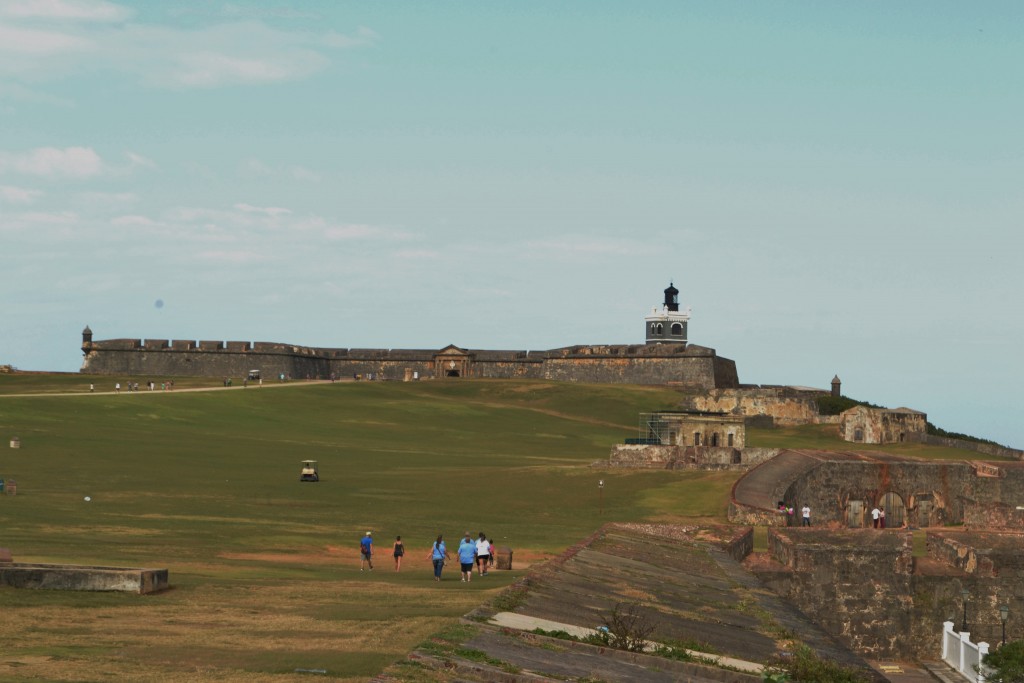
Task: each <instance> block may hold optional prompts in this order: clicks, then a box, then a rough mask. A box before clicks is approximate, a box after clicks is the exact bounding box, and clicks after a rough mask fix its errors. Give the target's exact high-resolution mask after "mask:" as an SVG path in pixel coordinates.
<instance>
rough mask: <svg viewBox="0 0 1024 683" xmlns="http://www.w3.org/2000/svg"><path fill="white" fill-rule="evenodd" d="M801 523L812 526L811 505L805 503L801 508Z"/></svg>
mask: <svg viewBox="0 0 1024 683" xmlns="http://www.w3.org/2000/svg"><path fill="white" fill-rule="evenodd" d="M800 518H801V519H800V525H801V526H810V525H811V506H810V505H808V504H807V503H804V506H803V507H802V508H800Z"/></svg>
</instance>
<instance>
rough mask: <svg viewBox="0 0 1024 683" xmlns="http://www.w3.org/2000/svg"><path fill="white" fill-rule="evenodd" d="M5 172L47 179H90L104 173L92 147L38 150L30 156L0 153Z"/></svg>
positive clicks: (1, 164) (29, 154) (43, 148)
mask: <svg viewBox="0 0 1024 683" xmlns="http://www.w3.org/2000/svg"><path fill="white" fill-rule="evenodd" d="M4 171H14V172H15V173H23V174H25V175H34V176H42V177H47V178H58V177H70V178H89V177H92V176H96V175H99V174H100V173H102V172H103V160H102V159H101V158H100V155H99V154H97V153H96V151H95V150H94V149H92V148H91V147H65V148H64V149H58V148H56V147H37V148H36V149H32V150H29V151H27V152H3V151H0V173H2V172H4Z"/></svg>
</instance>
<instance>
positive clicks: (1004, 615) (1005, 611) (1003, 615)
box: [999, 605, 1010, 647]
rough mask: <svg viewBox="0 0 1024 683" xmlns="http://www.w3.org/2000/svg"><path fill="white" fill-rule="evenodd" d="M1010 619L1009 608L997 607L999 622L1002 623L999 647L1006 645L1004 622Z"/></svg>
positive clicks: (1005, 606)
mask: <svg viewBox="0 0 1024 683" xmlns="http://www.w3.org/2000/svg"><path fill="white" fill-rule="evenodd" d="M1009 618H1010V606H1009V605H1000V606H999V621H1001V622H1003V642H1002V644H1001V645H1000V646H999V647H1002V646H1003V645H1006V620H1007V619H1009Z"/></svg>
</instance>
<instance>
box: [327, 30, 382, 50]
mask: <svg viewBox="0 0 1024 683" xmlns="http://www.w3.org/2000/svg"><path fill="white" fill-rule="evenodd" d="M378 40H380V35H379V34H378V33H377V32H376V31H374V30H372V29H368V28H366V27H365V26H360V27H359V30H358V31H356V33H355V35H351V36H350V35H346V34H344V33H338V32H337V31H331V32H330V33H328V34H327V35H326V36H325V37H324V45H327V46H328V47H340V48H351V47H363V46H368V45H373V44H374V43H376V42H377V41H378Z"/></svg>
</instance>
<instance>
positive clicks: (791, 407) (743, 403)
mask: <svg viewBox="0 0 1024 683" xmlns="http://www.w3.org/2000/svg"><path fill="white" fill-rule="evenodd" d="M717 386H718V387H728V386H729V385H727V384H718V385H717ZM827 393H828V392H827V391H825V390H824V389H822V390H813V389H797V388H794V387H747V386H745V387H740V388H718V389H712V390H710V391H707V392H705V393H703V394H700V395H697V396H689V397H687V399H686V400H685V401H684V402H683V407H684V408H685V409H688V410H700V411H705V412H724V413H729V414H731V415H743V416H747V417H755V416H769V417H771V418H772V419H773V421H774V423H775V424H776V425H781V426H791V425H802V424H814V423H816V421H817V419H818V417H819V415H818V404H817V402H816V398H817V397H818V396H823V395H826V394H827Z"/></svg>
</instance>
